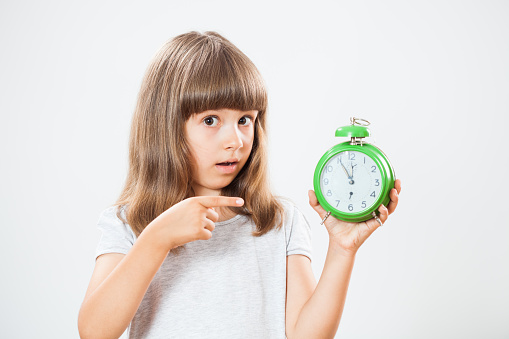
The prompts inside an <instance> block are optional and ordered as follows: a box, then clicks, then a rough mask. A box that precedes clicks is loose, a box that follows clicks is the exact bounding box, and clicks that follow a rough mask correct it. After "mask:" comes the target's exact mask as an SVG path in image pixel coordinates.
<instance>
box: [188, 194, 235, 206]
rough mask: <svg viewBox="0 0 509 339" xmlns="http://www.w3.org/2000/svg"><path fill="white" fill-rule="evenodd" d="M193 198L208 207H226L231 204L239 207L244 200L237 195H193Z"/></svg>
mask: <svg viewBox="0 0 509 339" xmlns="http://www.w3.org/2000/svg"><path fill="white" fill-rule="evenodd" d="M194 199H196V200H198V202H199V203H200V204H201V205H202V206H204V207H207V208H210V207H226V206H233V207H239V206H242V205H244V200H243V199H242V198H238V197H223V196H217V197H195V198H194Z"/></svg>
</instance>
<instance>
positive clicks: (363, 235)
mask: <svg viewBox="0 0 509 339" xmlns="http://www.w3.org/2000/svg"><path fill="white" fill-rule="evenodd" d="M400 192H401V182H400V181H399V180H396V183H395V189H393V190H392V191H391V202H390V203H389V205H388V207H387V208H386V207H384V206H380V208H379V211H380V220H381V221H382V223H383V222H385V221H386V220H387V218H388V216H389V214H391V213H392V212H394V210H395V209H396V206H397V204H398V199H399V196H398V195H399V193H400ZM309 197H310V199H309V201H310V204H311V206H312V207H313V208H314V209H315V211H316V212H317V213H318V214H319V215H320V217H321V218H323V217H324V216H325V214H326V212H325V210H324V209H323V208H322V207H321V206H320V205H319V204H318V201H317V199H316V196H315V195H314V193H313V192H310V195H309ZM325 226H326V228H327V231H328V233H329V248H328V251H327V257H326V259H325V264H324V268H323V271H322V274H321V277H320V280H319V282H318V284H316V287H315V283H314V281H315V279H314V276H313V272H312V270H311V262H310V260H309V259H308V258H307V257H304V256H300V255H292V256H289V257H287V305H286V307H287V309H286V334H287V337H288V338H289V339H294V338H334V336H335V334H336V332H337V329H338V326H339V322H340V320H341V315H342V313H343V307H344V305H345V300H346V294H347V291H348V284H349V282H350V276H351V274H352V269H353V265H354V260H355V254H356V253H357V250H358V249H359V247H360V246H361V245H362V243H363V242H364V241H365V240H366V239H367V238H368V237H369V236H370V235H371V234H372V233H373V232H374V231H375V229H377V228H378V227H379V224H378V222H377V221H375V220H369V221H367V222H363V223H346V222H342V221H340V220H337V219H335V218H333V217H332V216H331V217H329V218H328V219H327V221H326V222H325Z"/></svg>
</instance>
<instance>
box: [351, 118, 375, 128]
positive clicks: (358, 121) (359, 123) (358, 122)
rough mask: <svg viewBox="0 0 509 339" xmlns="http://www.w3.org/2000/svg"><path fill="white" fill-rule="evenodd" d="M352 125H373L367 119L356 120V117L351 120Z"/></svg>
mask: <svg viewBox="0 0 509 339" xmlns="http://www.w3.org/2000/svg"><path fill="white" fill-rule="evenodd" d="M350 123H351V124H352V125H359V126H369V125H370V124H371V123H370V122H369V121H367V120H366V119H361V118H356V117H351V118H350Z"/></svg>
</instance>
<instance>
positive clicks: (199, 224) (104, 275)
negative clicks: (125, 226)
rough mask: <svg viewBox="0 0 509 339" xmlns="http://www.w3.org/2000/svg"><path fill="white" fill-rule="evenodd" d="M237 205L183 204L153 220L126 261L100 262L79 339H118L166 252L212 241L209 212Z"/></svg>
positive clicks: (228, 201) (238, 202)
mask: <svg viewBox="0 0 509 339" xmlns="http://www.w3.org/2000/svg"><path fill="white" fill-rule="evenodd" d="M242 204H243V201H242V199H239V198H233V197H219V196H218V197H194V198H189V199H186V200H183V201H182V202H180V203H178V204H176V205H174V206H173V207H171V208H169V209H168V210H166V211H165V212H163V213H162V214H161V215H160V216H158V217H157V218H156V219H154V220H153V221H152V222H151V223H150V224H149V225H148V226H147V227H146V228H145V230H144V231H143V232H142V233H141V234H140V236H139V237H138V239H137V240H136V241H135V243H134V245H133V247H132V248H131V249H130V250H129V253H127V254H126V255H125V256H124V255H123V254H116V253H110V254H104V255H102V256H99V257H98V258H97V261H96V266H95V269H94V273H93V274H92V279H91V280H90V284H89V287H88V290H87V293H86V295H85V299H84V301H83V304H82V305H81V309H80V312H79V316H78V329H79V333H80V336H81V338H82V339H88V338H94V339H101V338H118V337H120V336H121V335H122V333H123V332H124V331H125V329H126V328H127V326H128V325H129V323H130V322H131V320H132V318H133V317H134V315H135V313H136V311H137V309H138V307H139V305H140V303H141V301H142V300H143V296H144V295H145V292H146V291H147V289H148V287H149V285H150V282H151V281H152V279H153V278H154V276H155V274H156V273H157V271H158V270H159V267H160V266H161V265H162V263H163V261H164V260H165V259H166V256H167V255H168V252H169V251H170V250H171V249H172V248H174V247H177V246H180V245H183V244H186V243H188V242H191V241H195V240H208V239H210V238H211V237H212V231H213V230H214V228H215V225H214V223H215V222H217V220H218V218H219V216H218V214H217V212H215V211H214V209H213V208H212V207H213V206H214V207H223V206H236V207H238V206H242Z"/></svg>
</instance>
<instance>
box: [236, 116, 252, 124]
mask: <svg viewBox="0 0 509 339" xmlns="http://www.w3.org/2000/svg"><path fill="white" fill-rule="evenodd" d="M252 121H253V119H252V118H251V117H248V116H245V117H242V118H240V120H239V124H241V125H242V126H249V125H251V122H252Z"/></svg>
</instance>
